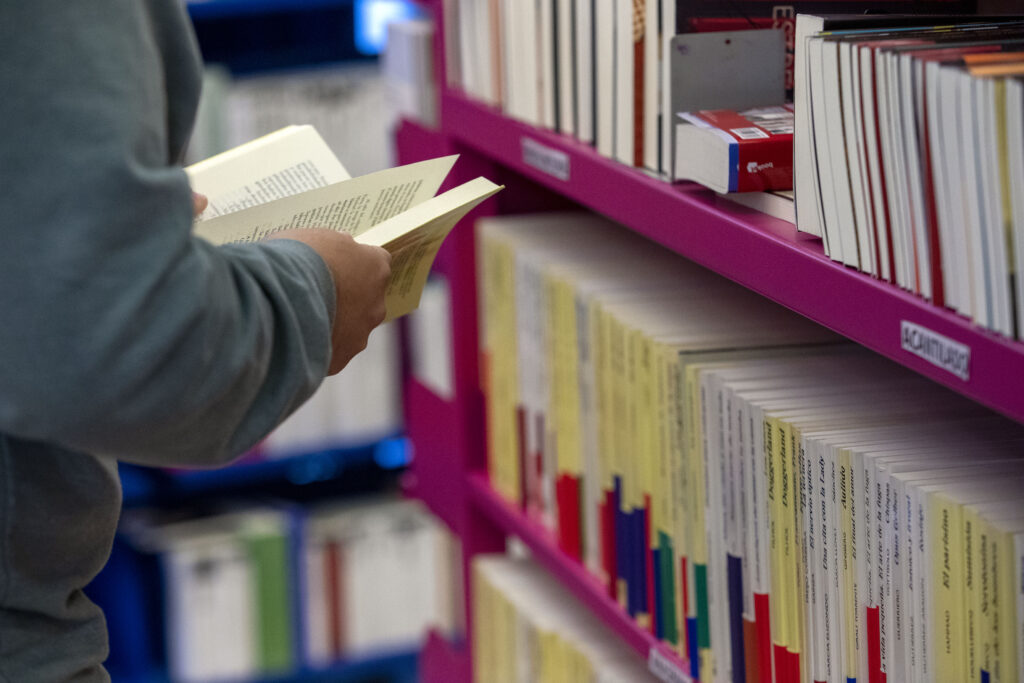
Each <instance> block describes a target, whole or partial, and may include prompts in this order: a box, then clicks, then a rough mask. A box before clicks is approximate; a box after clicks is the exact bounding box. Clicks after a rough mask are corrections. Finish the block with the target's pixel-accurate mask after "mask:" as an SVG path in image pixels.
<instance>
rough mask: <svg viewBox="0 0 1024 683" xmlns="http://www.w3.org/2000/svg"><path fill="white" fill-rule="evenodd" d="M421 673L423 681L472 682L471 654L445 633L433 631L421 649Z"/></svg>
mask: <svg viewBox="0 0 1024 683" xmlns="http://www.w3.org/2000/svg"><path fill="white" fill-rule="evenodd" d="M418 667H419V675H420V680H421V681H423V683H472V681H473V672H472V670H471V667H470V661H469V654H468V653H467V652H466V650H465V649H464V648H462V647H459V646H457V645H453V644H452V643H451V642H450V641H449V640H448V639H447V638H445V637H444V636H443V635H441V634H439V633H437V632H436V631H431V632H430V634H429V635H428V636H427V642H426V644H424V646H423V649H422V650H420V656H419V662H418Z"/></svg>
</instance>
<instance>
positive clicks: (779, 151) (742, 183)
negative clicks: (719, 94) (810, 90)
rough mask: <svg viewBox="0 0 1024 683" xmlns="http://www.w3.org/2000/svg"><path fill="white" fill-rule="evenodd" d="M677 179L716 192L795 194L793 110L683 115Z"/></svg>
mask: <svg viewBox="0 0 1024 683" xmlns="http://www.w3.org/2000/svg"><path fill="white" fill-rule="evenodd" d="M680 116H681V117H682V119H683V120H685V121H686V124H680V125H679V127H678V129H677V131H676V177H677V178H680V179H685V180H694V181H696V182H698V183H700V184H701V185H705V186H706V187H710V188H711V189H713V190H715V191H717V192H756V191H764V190H791V189H793V107H792V105H785V106H779V107H762V108H759V109H748V110H747V111H743V112H736V111H733V110H731V109H716V110H708V111H698V112H691V113H685V114H680Z"/></svg>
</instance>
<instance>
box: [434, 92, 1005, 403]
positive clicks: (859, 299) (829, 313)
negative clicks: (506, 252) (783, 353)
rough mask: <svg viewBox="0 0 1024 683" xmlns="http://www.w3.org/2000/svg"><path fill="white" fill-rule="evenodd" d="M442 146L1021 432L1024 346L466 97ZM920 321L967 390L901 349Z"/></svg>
mask: <svg viewBox="0 0 1024 683" xmlns="http://www.w3.org/2000/svg"><path fill="white" fill-rule="evenodd" d="M441 121H442V129H441V132H440V134H441V136H442V137H445V138H448V139H449V140H453V141H456V142H458V143H461V144H462V145H464V146H466V147H468V148H470V149H471V150H472V152H473V153H474V154H475V155H477V156H479V157H482V158H486V159H489V160H491V161H493V162H495V163H498V164H500V165H502V166H505V167H508V168H510V169H512V170H514V171H516V172H518V173H520V174H522V175H523V176H525V177H527V178H529V179H531V180H533V181H536V182H537V183H539V184H541V185H543V186H546V187H548V188H550V189H551V190H554V191H555V192H557V193H559V194H561V195H564V196H566V197H569V198H570V199H572V200H574V201H576V202H579V203H580V204H582V205H584V206H586V207H588V208H590V209H592V210H594V211H596V212H598V213H601V214H603V215H606V216H608V217H609V218H611V219H613V220H616V221H618V222H620V223H623V224H624V225H626V226H628V227H629V228H630V229H632V230H634V231H635V232H637V233H639V234H642V235H645V236H646V237H649V238H650V239H652V240H654V241H656V242H658V243H660V244H662V245H664V246H666V247H668V248H669V249H672V250H674V251H675V252H677V253H679V254H681V255H683V256H685V257H687V258H689V259H691V260H693V261H695V262H697V263H700V264H702V265H704V266H706V267H708V268H710V269H712V270H714V271H716V272H718V273H720V274H722V275H724V276H725V277H728V278H730V279H732V280H735V281H736V282H738V283H740V284H742V285H744V286H746V287H748V288H749V289H752V290H754V291H756V292H759V293H761V294H763V295H764V296H766V297H768V298H770V299H773V300H775V301H777V302H779V303H781V304H783V305H784V306H787V307H789V308H791V309H793V310H794V311H796V312H798V313H800V314H802V315H804V316H806V317H808V318H811V319H812V320H815V321H817V322H819V323H821V324H822V325H825V326H826V327H829V328H830V329H832V330H835V331H836V332H838V333H840V334H842V335H844V336H846V337H848V338H850V339H852V340H853V341H856V342H858V343H860V344H863V345H864V346H866V347H868V348H871V349H874V350H875V351H877V352H879V353H881V354H884V355H885V356H888V357H889V358H892V359H893V360H895V361H897V362H899V363H901V364H902V365H905V366H906V367H908V368H911V369H913V370H916V371H917V372H920V373H921V374H923V375H925V376H927V377H930V378H932V379H934V380H935V381H937V382H939V383H941V384H944V385H946V386H948V387H950V388H952V389H953V390H955V391H957V392H959V393H961V394H964V395H965V396H969V397H971V398H973V399H974V400H976V401H978V402H980V403H983V404H985V405H987V406H989V407H991V408H993V409H995V410H997V411H999V412H1002V413H1004V414H1006V415H1008V416H1010V417H1012V418H1014V419H1016V420H1019V421H1024V392H1021V391H1020V389H1019V386H1018V385H1019V381H1020V379H1021V378H1024V344H1021V343H1017V342H1013V341H1009V340H1006V339H1003V338H1001V337H999V336H997V335H995V334H992V333H989V332H987V331H984V330H982V329H980V328H978V327H976V326H975V325H973V324H972V323H971V322H970V321H968V320H966V319H965V318H963V317H961V316H959V315H957V314H955V313H953V312H951V311H948V310H946V309H942V308H939V307H935V306H932V305H931V304H929V303H928V302H926V301H924V300H923V299H921V298H919V297H917V296H915V295H913V294H910V293H908V292H904V291H902V290H900V289H899V288H897V287H895V286H893V285H890V284H888V283H885V282H881V281H879V280H876V279H874V278H872V277H870V276H867V275H864V274H863V273H859V272H856V271H854V270H852V269H850V268H847V267H845V266H843V265H840V264H838V263H835V262H833V261H831V260H829V259H828V258H827V257H825V256H824V253H823V251H822V247H821V242H820V240H818V239H816V238H813V237H810V236H807V235H804V234H802V233H797V232H796V230H795V229H794V227H793V226H792V225H791V224H789V223H786V222H784V221H780V220H777V219H774V218H771V217H769V216H766V215H764V214H761V213H759V212H756V211H752V210H747V209H744V208H742V207H736V206H734V205H733V204H732V203H731V202H727V201H724V200H719V199H718V198H717V197H716V195H715V194H714V193H713V192H711V191H709V190H705V189H703V188H701V187H699V186H697V185H694V184H692V183H677V184H669V183H665V182H662V181H659V180H657V179H654V178H651V177H648V176H647V175H644V174H643V173H642V172H640V171H637V170H635V169H632V168H629V167H626V166H624V165H622V164H620V163H618V162H615V161H611V160H609V159H606V158H604V157H601V156H600V155H598V154H597V153H596V152H595V151H594V150H593V149H592V148H591V147H589V146H587V145H583V144H581V143H579V142H577V141H575V140H572V139H570V138H567V137H565V136H562V135H558V134H556V133H552V132H549V131H544V130H539V129H537V128H534V127H532V126H528V125H525V124H522V123H519V122H517V121H513V120H510V119H508V118H506V117H504V116H503V115H502V114H501V113H500V112H497V111H496V110H494V109H492V108H490V107H488V106H486V105H482V104H479V103H477V102H474V101H471V100H469V99H467V98H466V97H464V96H462V95H461V94H459V93H455V92H451V91H448V92H445V93H444V94H443V95H442V98H441ZM524 140H530V141H532V142H533V143H539V144H540V145H541V146H542V147H543V148H546V149H547V150H549V151H552V152H553V153H554V156H556V157H559V156H560V157H561V158H560V161H561V162H562V163H563V164H564V166H567V169H568V176H569V178H568V180H562V179H560V178H558V177H556V176H555V175H552V174H550V173H548V172H545V171H543V170H540V169H538V168H536V167H535V166H533V165H530V164H528V163H527V162H526V161H525V160H524V152H523V144H524ZM901 321H909V322H911V323H915V324H917V325H920V326H923V327H925V328H927V329H929V330H931V331H932V332H936V333H938V334H940V335H943V336H945V337H948V338H950V339H952V340H954V341H956V342H959V343H961V344H965V345H966V346H968V347H969V348H970V352H971V360H970V368H969V370H970V378H969V380H967V381H964V380H962V379H960V378H959V377H958V376H956V375H954V374H952V373H950V372H948V371H946V370H944V369H941V368H939V367H937V366H935V365H932V364H930V363H929V362H928V361H926V360H924V359H922V358H920V357H918V356H916V355H913V354H911V353H909V352H907V351H904V350H903V349H902V348H901V340H900V334H901Z"/></svg>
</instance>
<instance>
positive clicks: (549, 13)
mask: <svg viewBox="0 0 1024 683" xmlns="http://www.w3.org/2000/svg"><path fill="white" fill-rule="evenodd" d="M535 2H536V3H537V26H536V29H535V30H536V36H537V43H538V44H537V48H538V51H537V56H538V64H537V84H538V86H539V89H540V112H539V115H540V118H539V120H538V121H537V125H539V126H541V127H543V128H547V129H548V130H554V129H555V128H556V127H557V121H556V119H555V110H556V107H557V98H558V93H557V82H556V78H555V68H556V67H555V60H556V58H557V56H556V54H555V0H535Z"/></svg>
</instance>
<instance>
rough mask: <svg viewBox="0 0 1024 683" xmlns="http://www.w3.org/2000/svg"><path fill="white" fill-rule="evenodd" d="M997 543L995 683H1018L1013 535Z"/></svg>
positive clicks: (1002, 534) (1005, 535)
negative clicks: (1010, 682) (1016, 682)
mask: <svg viewBox="0 0 1024 683" xmlns="http://www.w3.org/2000/svg"><path fill="white" fill-rule="evenodd" d="M994 536H995V537H996V538H997V539H998V541H997V545H996V547H995V548H994V553H993V558H994V565H995V570H996V585H995V588H994V590H993V596H992V604H993V607H994V608H995V615H994V616H995V619H994V620H993V626H994V628H995V634H994V635H995V643H996V648H995V663H994V666H993V668H994V671H993V676H992V680H993V681H994V682H996V683H1007V682H1008V681H1017V680H1018V676H1019V674H1020V672H1019V670H1018V662H1017V631H1018V629H1019V628H1020V624H1019V623H1018V619H1017V600H1016V597H1017V592H1018V590H1019V588H1018V585H1019V584H1018V582H1017V576H1016V566H1015V565H1016V562H1015V557H1014V554H1015V548H1014V538H1013V534H1010V533H1007V532H1005V531H1000V532H999V533H998V534H995V535H994Z"/></svg>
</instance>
